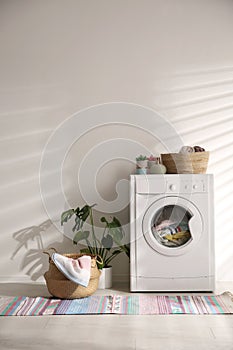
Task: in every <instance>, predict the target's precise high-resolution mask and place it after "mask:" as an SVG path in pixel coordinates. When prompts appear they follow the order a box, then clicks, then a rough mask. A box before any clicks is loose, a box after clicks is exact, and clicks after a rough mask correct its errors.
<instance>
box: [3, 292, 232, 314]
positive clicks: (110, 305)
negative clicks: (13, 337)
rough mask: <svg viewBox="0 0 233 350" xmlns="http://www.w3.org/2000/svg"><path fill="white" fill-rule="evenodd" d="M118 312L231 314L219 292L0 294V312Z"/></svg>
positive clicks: (228, 296)
mask: <svg viewBox="0 0 233 350" xmlns="http://www.w3.org/2000/svg"><path fill="white" fill-rule="evenodd" d="M81 314H122V315H168V314H192V315H202V314H214V315H216V314H233V299H232V295H231V294H230V293H228V292H226V293H223V294H221V295H215V296H213V295H211V296H209V295H204V296H203V295H202V296H195V295H194V296H184V295H183V296H180V295H179V296H177V295H176V296H175V295H174V296H173V295H172V296H164V295H148V294H144V295H141V294H140V295H133V296H131V295H130V296H127V295H107V296H98V295H93V296H91V297H88V298H84V299H74V300H61V299H52V298H43V297H36V298H31V297H2V298H0V315H1V316H41V315H81Z"/></svg>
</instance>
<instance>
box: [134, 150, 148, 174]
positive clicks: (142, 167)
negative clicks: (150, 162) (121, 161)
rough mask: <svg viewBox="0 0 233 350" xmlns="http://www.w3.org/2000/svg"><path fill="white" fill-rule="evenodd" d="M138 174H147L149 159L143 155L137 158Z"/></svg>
mask: <svg viewBox="0 0 233 350" xmlns="http://www.w3.org/2000/svg"><path fill="white" fill-rule="evenodd" d="M136 173H137V174H146V173H147V157H146V156H143V155H142V154H141V155H140V156H138V157H136Z"/></svg>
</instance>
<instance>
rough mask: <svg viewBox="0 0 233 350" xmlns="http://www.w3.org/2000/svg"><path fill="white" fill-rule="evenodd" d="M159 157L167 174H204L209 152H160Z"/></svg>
mask: <svg viewBox="0 0 233 350" xmlns="http://www.w3.org/2000/svg"><path fill="white" fill-rule="evenodd" d="M161 158H162V163H163V164H164V165H165V167H166V168H167V174H205V173H206V170H207V167H208V161H209V152H195V153H187V154H182V153H167V154H161Z"/></svg>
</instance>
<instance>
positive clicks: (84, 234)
mask: <svg viewBox="0 0 233 350" xmlns="http://www.w3.org/2000/svg"><path fill="white" fill-rule="evenodd" d="M94 206H95V204H94V205H91V206H90V205H87V204H86V205H84V206H83V207H82V208H79V207H77V208H76V209H69V210H66V211H65V212H63V213H62V215H61V225H63V224H64V223H65V222H67V221H68V220H70V219H71V218H72V217H73V216H74V217H75V223H74V226H73V228H72V230H73V232H74V237H73V243H74V244H84V245H86V248H83V249H80V252H81V253H87V254H92V255H96V256H98V257H100V258H101V261H97V265H98V268H99V269H100V270H101V271H102V273H101V277H100V283H99V288H101V289H103V288H110V287H111V277H109V275H110V276H111V272H112V267H111V266H110V262H111V261H112V260H113V259H114V258H115V257H116V256H117V255H119V254H120V253H125V254H126V255H127V256H128V257H129V254H130V251H129V245H128V244H124V243H123V242H122V240H123V238H124V231H123V229H122V226H121V223H120V221H119V220H118V219H117V218H116V217H113V218H111V220H110V221H108V220H107V219H106V218H105V217H104V216H103V217H101V219H100V221H101V222H102V223H104V228H103V232H102V233H101V235H100V236H99V235H98V236H97V234H96V232H95V226H94V220H93V211H92V208H93V207H94ZM88 219H89V221H90V226H91V229H90V231H87V230H84V223H85V222H87V220H88ZM104 276H105V277H106V279H105V281H104V278H103V277H104ZM105 282H106V283H105Z"/></svg>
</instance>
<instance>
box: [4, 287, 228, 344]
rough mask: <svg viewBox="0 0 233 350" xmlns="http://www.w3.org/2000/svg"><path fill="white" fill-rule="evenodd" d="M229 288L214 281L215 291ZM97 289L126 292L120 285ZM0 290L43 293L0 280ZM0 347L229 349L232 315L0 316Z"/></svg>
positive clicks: (119, 292)
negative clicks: (0, 283)
mask: <svg viewBox="0 0 233 350" xmlns="http://www.w3.org/2000/svg"><path fill="white" fill-rule="evenodd" d="M226 290H228V291H231V292H232V291H233V283H232V282H231V283H221V284H220V283H218V284H217V290H216V293H221V292H223V291H226ZM98 293H99V294H112V293H117V294H122V293H123V294H126V293H129V292H128V288H127V286H126V285H118V286H116V287H115V288H113V289H111V290H107V291H106V290H105V291H98ZM0 295H31V296H35V295H43V296H45V295H48V293H47V292H46V289H45V287H44V286H41V285H14V284H7V285H4V284H3V285H0ZM0 349H1V350H5V349H10V350H15V349H35V350H37V349H38V350H39V349H40V350H44V349H56V350H60V349H61V350H65V349H69V350H70V349H76V350H77V349H80V350H82V349H85V350H86V349H87V350H99V349H100V350H105V349H106V350H107V349H111V350H115V349H117V350H118V349H134V350H144V349H148V350H149V349H151V350H160V349H162V350H194V349H195V350H204V349H205V350H212V349H216V350H233V315H226V316H223V315H216V316H213V315H200V316H194V315H157V316H156V315H155V316H153V315H152V316H151V315H148V316H138V315H137V316H127V315H125V316H122V315H120V316H119V315H96V316H95V315H86V316H85V315H80V316H68V315H67V316H43V317H2V318H0Z"/></svg>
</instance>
